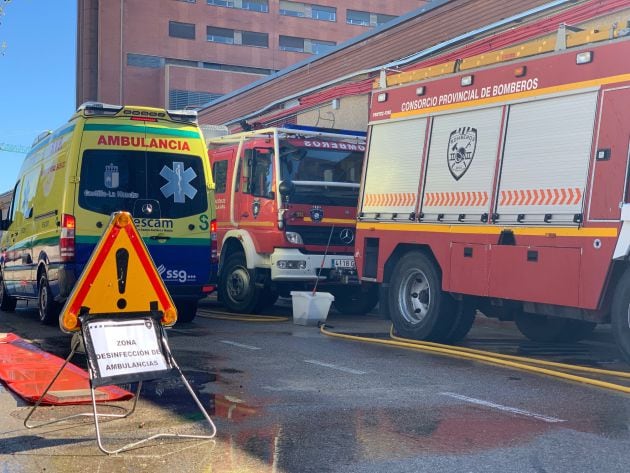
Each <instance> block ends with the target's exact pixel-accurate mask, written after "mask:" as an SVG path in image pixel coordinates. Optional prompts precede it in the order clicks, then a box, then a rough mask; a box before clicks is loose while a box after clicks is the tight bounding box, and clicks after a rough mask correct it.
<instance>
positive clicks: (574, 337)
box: [558, 319, 597, 342]
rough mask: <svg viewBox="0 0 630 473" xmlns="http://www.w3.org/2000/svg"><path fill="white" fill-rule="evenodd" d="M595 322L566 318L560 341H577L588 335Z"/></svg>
mask: <svg viewBox="0 0 630 473" xmlns="http://www.w3.org/2000/svg"><path fill="white" fill-rule="evenodd" d="M595 327H597V324H596V323H595V322H587V321H586V320H576V319H566V320H565V331H564V333H563V334H562V335H561V336H560V339H559V340H558V341H560V342H579V341H580V340H584V339H585V338H586V337H588V336H589V335H590V334H591V333H593V330H595Z"/></svg>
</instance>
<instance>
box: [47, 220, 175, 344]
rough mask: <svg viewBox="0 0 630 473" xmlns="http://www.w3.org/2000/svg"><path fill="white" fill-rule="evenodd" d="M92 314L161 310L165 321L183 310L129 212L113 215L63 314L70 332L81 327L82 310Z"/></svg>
mask: <svg viewBox="0 0 630 473" xmlns="http://www.w3.org/2000/svg"><path fill="white" fill-rule="evenodd" d="M84 307H85V308H87V309H88V310H89V313H90V314H108V315H111V314H117V313H124V312H149V311H151V310H158V311H161V312H162V314H163V316H162V325H173V324H174V323H175V322H176V321H177V310H176V309H175V304H174V303H173V300H172V299H171V296H170V294H169V293H168V291H167V289H166V286H165V285H164V281H162V278H161V277H160V275H159V274H158V272H157V269H156V268H155V264H154V263H153V260H152V259H151V255H149V252H148V250H147V247H146V246H145V244H144V242H143V241H142V237H141V236H140V234H139V233H138V230H137V229H136V227H135V225H134V223H133V219H132V218H131V215H130V214H129V213H128V212H116V213H114V214H112V218H111V220H110V222H109V225H108V226H107V228H106V229H105V233H103V236H102V237H101V239H100V241H99V242H98V244H97V245H96V248H94V251H93V252H92V256H90V260H89V261H88V263H87V265H86V266H85V268H84V269H83V272H82V273H81V276H80V277H79V280H78V281H77V283H76V285H75V286H74V289H73V290H72V293H71V294H70V297H69V298H68V299H67V300H66V304H65V305H64V307H63V310H62V311H61V314H60V316H59V326H60V327H61V330H63V331H64V332H76V331H78V330H80V322H79V319H78V318H79V315H81V313H82V308H84Z"/></svg>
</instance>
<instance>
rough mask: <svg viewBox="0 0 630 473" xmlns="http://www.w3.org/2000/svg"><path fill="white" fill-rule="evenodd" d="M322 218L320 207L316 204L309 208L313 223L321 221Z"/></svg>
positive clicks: (322, 212)
mask: <svg viewBox="0 0 630 473" xmlns="http://www.w3.org/2000/svg"><path fill="white" fill-rule="evenodd" d="M323 218H324V209H322V208H321V207H319V206H317V205H315V206H313V208H312V209H311V220H313V222H315V223H319V222H321V221H322V219H323Z"/></svg>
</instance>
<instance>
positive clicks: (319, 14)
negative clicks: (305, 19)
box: [311, 5, 337, 21]
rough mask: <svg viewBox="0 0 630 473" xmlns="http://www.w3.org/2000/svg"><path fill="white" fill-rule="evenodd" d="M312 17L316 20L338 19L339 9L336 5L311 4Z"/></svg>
mask: <svg viewBox="0 0 630 473" xmlns="http://www.w3.org/2000/svg"><path fill="white" fill-rule="evenodd" d="M311 18H313V19H315V20H324V21H337V9H336V8H334V7H323V6H321V5H311Z"/></svg>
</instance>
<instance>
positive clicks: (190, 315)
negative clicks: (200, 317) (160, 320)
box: [175, 300, 198, 324]
mask: <svg viewBox="0 0 630 473" xmlns="http://www.w3.org/2000/svg"><path fill="white" fill-rule="evenodd" d="M197 305H198V301H187V300H183V301H175V306H176V307H177V324H180V323H188V322H192V321H193V320H194V318H195V317H196V316H197Z"/></svg>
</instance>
